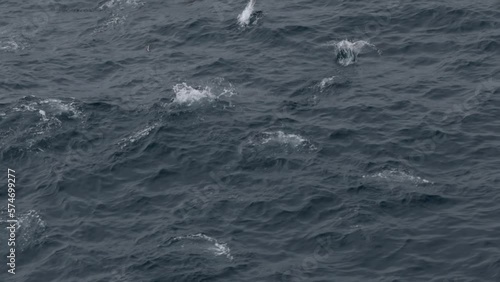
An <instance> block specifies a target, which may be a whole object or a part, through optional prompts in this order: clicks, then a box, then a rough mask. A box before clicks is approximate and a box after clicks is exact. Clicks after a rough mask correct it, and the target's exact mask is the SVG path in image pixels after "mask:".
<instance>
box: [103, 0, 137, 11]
mask: <svg viewBox="0 0 500 282" xmlns="http://www.w3.org/2000/svg"><path fill="white" fill-rule="evenodd" d="M142 5H144V2H142V1H139V0H109V1H107V2H106V3H104V4H102V5H101V6H99V10H103V9H105V8H108V9H111V8H114V7H117V6H131V7H137V6H142Z"/></svg>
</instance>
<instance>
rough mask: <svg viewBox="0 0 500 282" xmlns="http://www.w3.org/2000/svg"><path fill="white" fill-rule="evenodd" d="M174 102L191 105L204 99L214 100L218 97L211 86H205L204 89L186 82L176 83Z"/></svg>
mask: <svg viewBox="0 0 500 282" xmlns="http://www.w3.org/2000/svg"><path fill="white" fill-rule="evenodd" d="M174 93H175V98H174V102H175V103H178V104H187V105H191V104H193V103H194V102H197V101H200V100H202V99H207V100H213V99H215V98H216V96H215V95H214V94H212V91H211V89H210V87H208V86H205V88H202V89H196V88H193V87H192V86H189V85H187V84H186V83H185V82H183V83H180V84H176V85H174Z"/></svg>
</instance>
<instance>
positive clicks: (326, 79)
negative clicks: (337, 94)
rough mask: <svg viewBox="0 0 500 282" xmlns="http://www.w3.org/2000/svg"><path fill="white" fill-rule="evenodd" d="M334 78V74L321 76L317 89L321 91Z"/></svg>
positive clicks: (331, 82)
mask: <svg viewBox="0 0 500 282" xmlns="http://www.w3.org/2000/svg"><path fill="white" fill-rule="evenodd" d="M334 80H335V76H332V77H326V78H323V80H321V82H320V83H319V89H320V90H321V91H323V90H324V89H325V88H326V87H328V86H330V85H332V84H333V81H334Z"/></svg>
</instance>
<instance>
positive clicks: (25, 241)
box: [0, 210, 46, 251]
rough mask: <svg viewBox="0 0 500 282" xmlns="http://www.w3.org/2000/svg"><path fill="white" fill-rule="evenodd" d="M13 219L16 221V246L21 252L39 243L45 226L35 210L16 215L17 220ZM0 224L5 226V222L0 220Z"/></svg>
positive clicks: (3, 213)
mask: <svg viewBox="0 0 500 282" xmlns="http://www.w3.org/2000/svg"><path fill="white" fill-rule="evenodd" d="M5 214H6V213H5V212H3V211H2V215H5ZM7 215H8V214H7ZM2 217H4V216H2ZM8 219H12V218H8ZM14 219H17V224H16V246H17V247H18V248H19V249H20V250H21V251H23V250H26V249H28V248H29V247H31V246H33V245H35V244H37V243H39V242H40V241H41V239H42V234H43V233H44V231H45V229H46V224H45V221H43V219H42V217H41V216H40V215H39V214H38V212H37V211H36V210H30V211H28V212H27V213H20V214H17V218H14ZM0 222H1V223H2V225H4V226H5V225H6V224H7V221H6V220H4V219H2V220H0Z"/></svg>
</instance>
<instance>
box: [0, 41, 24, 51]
mask: <svg viewBox="0 0 500 282" xmlns="http://www.w3.org/2000/svg"><path fill="white" fill-rule="evenodd" d="M22 49H24V46H23V45H22V44H19V43H18V42H16V41H14V39H9V40H6V41H0V50H3V51H6V52H14V51H17V50H22Z"/></svg>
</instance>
